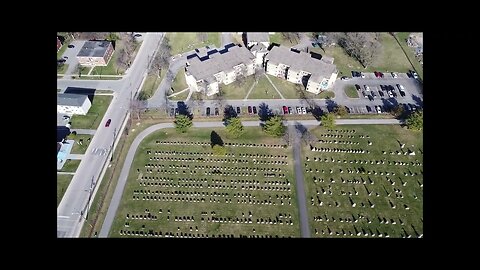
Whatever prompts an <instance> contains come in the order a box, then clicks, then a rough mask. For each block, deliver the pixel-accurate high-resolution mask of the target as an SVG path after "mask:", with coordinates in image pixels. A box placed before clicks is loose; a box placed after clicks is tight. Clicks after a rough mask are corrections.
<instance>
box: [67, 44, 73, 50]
mask: <svg viewBox="0 0 480 270" xmlns="http://www.w3.org/2000/svg"><path fill="white" fill-rule="evenodd" d="M67 47H68V48H70V49H71V48H75V45H73V44H69V45H68V46H67Z"/></svg>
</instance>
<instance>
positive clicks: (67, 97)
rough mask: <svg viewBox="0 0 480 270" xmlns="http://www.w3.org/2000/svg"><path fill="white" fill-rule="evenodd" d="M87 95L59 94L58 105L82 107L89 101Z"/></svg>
mask: <svg viewBox="0 0 480 270" xmlns="http://www.w3.org/2000/svg"><path fill="white" fill-rule="evenodd" d="M87 98H88V96H87V95H78V94H57V105H64V106H78V107H80V106H82V105H83V103H84V102H85V99H87Z"/></svg>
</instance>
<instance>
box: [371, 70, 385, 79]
mask: <svg viewBox="0 0 480 270" xmlns="http://www.w3.org/2000/svg"><path fill="white" fill-rule="evenodd" d="M373 73H374V74H375V77H377V78H383V73H382V72H380V71H374V72H373Z"/></svg>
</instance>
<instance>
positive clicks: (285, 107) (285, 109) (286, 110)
mask: <svg viewBox="0 0 480 270" xmlns="http://www.w3.org/2000/svg"><path fill="white" fill-rule="evenodd" d="M283 114H288V107H287V106H283Z"/></svg>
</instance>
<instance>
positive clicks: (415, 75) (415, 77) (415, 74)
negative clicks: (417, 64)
mask: <svg viewBox="0 0 480 270" xmlns="http://www.w3.org/2000/svg"><path fill="white" fill-rule="evenodd" d="M410 73H411V74H412V77H413V78H414V79H418V74H417V72H415V71H413V70H410Z"/></svg>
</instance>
